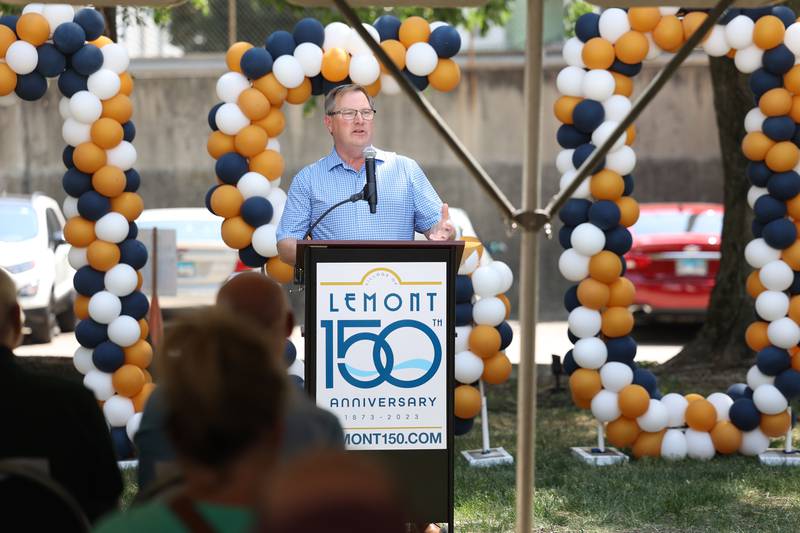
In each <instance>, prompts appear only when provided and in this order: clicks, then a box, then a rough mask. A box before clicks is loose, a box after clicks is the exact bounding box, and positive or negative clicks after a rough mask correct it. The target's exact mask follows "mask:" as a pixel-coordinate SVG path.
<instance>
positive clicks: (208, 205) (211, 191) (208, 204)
mask: <svg viewBox="0 0 800 533" xmlns="http://www.w3.org/2000/svg"><path fill="white" fill-rule="evenodd" d="M219 187H222V185H212V186H211V188H210V189H208V191H206V199H205V204H206V209H208V210H209V212H211V213H213V212H214V210H213V209H211V195H212V194H214V191H216V190H217V188H219Z"/></svg>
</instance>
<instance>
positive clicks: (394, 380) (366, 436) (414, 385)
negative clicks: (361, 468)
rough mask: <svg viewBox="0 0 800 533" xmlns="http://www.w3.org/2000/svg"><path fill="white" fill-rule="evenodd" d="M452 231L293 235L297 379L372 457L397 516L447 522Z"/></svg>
mask: <svg viewBox="0 0 800 533" xmlns="http://www.w3.org/2000/svg"><path fill="white" fill-rule="evenodd" d="M463 246H464V243H463V242H461V241H302V242H298V243H297V265H298V267H297V270H296V276H295V277H296V282H300V283H302V284H303V285H304V287H305V301H306V309H305V375H306V381H305V386H306V389H307V391H308V393H309V394H310V395H311V396H312V397H313V398H315V400H316V402H317V404H318V405H319V406H320V407H322V408H324V409H328V410H330V411H332V412H333V413H335V414H336V415H337V416H338V418H339V421H340V422H341V424H342V427H343V428H344V433H345V443H346V446H347V448H348V450H350V451H352V452H354V453H363V454H365V455H368V456H370V457H373V458H375V459H376V460H378V461H380V462H382V463H383V464H384V465H385V466H386V467H387V469H388V470H389V472H390V473H391V474H393V475H394V477H395V480H396V482H397V484H398V488H399V489H400V491H401V496H402V497H403V498H405V501H404V502H403V503H404V504H405V508H406V509H407V511H408V519H409V520H410V521H414V522H447V523H448V524H450V526H451V527H450V531H452V523H453V453H454V452H453V450H454V448H453V387H454V377H453V359H454V355H455V354H454V349H455V348H454V341H455V277H456V273H457V272H458V267H459V262H460V260H461V254H462V252H463Z"/></svg>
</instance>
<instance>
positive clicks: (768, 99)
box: [758, 87, 792, 117]
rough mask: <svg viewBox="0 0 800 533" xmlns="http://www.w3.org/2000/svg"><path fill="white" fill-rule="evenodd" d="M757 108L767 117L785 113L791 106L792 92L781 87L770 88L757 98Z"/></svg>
mask: <svg viewBox="0 0 800 533" xmlns="http://www.w3.org/2000/svg"><path fill="white" fill-rule="evenodd" d="M758 108H759V109H761V112H762V113H764V114H765V115H766V116H768V117H778V116H781V115H785V114H787V113H789V110H791V108H792V93H790V92H789V91H787V90H786V89H784V88H783V87H776V88H775V89H770V90H769V91H767V92H765V93H764V94H762V95H761V98H759V99H758Z"/></svg>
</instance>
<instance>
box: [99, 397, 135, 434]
mask: <svg viewBox="0 0 800 533" xmlns="http://www.w3.org/2000/svg"><path fill="white" fill-rule="evenodd" d="M135 412H136V411H135V410H134V408H133V401H132V400H131V399H130V398H125V397H124V396H119V395H114V396H112V397H111V398H109V399H108V400H106V403H104V404H103V414H104V415H106V420H107V421H108V425H110V426H111V427H125V425H126V424H127V423H128V420H129V419H130V418H131V417H132V416H133V415H134V414H135Z"/></svg>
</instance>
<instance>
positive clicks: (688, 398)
mask: <svg viewBox="0 0 800 533" xmlns="http://www.w3.org/2000/svg"><path fill="white" fill-rule="evenodd" d="M683 397H684V398H686V401H687V402H689V403H692V402H696V401H697V400H705V398H703V397H702V396H701V395H699V394H697V393H696V392H690V393H689V394H684V396H683Z"/></svg>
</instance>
